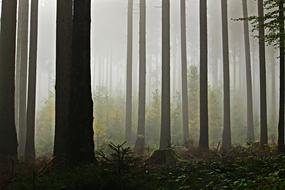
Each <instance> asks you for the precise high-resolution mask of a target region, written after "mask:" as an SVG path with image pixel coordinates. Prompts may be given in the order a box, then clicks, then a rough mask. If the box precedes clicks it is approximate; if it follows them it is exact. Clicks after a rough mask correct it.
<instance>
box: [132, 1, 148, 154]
mask: <svg viewBox="0 0 285 190" xmlns="http://www.w3.org/2000/svg"><path fill="white" fill-rule="evenodd" d="M139 30H140V34H139V113H138V114H139V115H138V132H137V135H138V136H137V141H136V145H135V151H136V152H138V153H142V152H143V151H144V144H145V95H146V91H145V89H146V44H145V43H146V2H145V0H140V27H139Z"/></svg>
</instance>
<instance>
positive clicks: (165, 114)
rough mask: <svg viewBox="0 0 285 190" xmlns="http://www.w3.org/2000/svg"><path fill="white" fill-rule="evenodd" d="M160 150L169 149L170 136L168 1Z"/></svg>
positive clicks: (165, 1) (165, 2)
mask: <svg viewBox="0 0 285 190" xmlns="http://www.w3.org/2000/svg"><path fill="white" fill-rule="evenodd" d="M161 92H162V93H161V96H162V98H161V130H160V147H159V148H160V150H163V149H167V148H170V147H171V134H170V0H163V1H162V91H161Z"/></svg>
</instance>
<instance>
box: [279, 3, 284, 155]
mask: <svg viewBox="0 0 285 190" xmlns="http://www.w3.org/2000/svg"><path fill="white" fill-rule="evenodd" d="M283 9H284V0H280V2H279V30H280V31H279V32H280V34H281V35H280V101H279V123H278V151H279V152H284V90H285V89H284V88H285V86H284V85H285V81H284V80H285V78H284V72H285V71H284V68H285V67H284V36H283V34H284V12H283Z"/></svg>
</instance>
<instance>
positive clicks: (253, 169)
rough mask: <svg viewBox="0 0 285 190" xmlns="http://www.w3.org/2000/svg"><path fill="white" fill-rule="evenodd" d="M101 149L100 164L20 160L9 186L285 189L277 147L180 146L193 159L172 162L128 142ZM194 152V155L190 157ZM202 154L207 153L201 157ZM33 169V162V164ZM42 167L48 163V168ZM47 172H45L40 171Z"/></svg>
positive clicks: (284, 161) (11, 189)
mask: <svg viewBox="0 0 285 190" xmlns="http://www.w3.org/2000/svg"><path fill="white" fill-rule="evenodd" d="M107 152H108V154H107V153H104V152H102V151H101V152H100V153H98V154H97V155H98V158H97V160H98V162H97V164H89V165H80V166H76V167H72V168H65V169H61V170H58V169H55V168H53V167H52V166H49V165H48V163H49V162H46V161H41V162H40V161H39V163H42V164H37V167H36V170H35V172H31V171H30V172H27V171H25V172H24V170H23V168H25V165H24V164H20V165H19V166H18V168H22V169H21V170H19V171H18V170H17V173H16V176H15V177H14V178H13V181H11V182H10V183H9V185H8V186H7V188H6V189H7V190H18V189H19V190H34V189H37V190H88V189H94V190H97V189H98V190H113V189H114V190H117V189H118V190H186V189H187V190H188V189H189V190H192V189H193V190H198V189H209V190H215V189H216V190H227V189H229V190H230V189H237V190H239V189H240V190H244V189H264V190H267V189H268V190H274V189H276V190H277V189H280V190H282V189H285V167H284V166H285V156H284V155H278V154H277V153H276V151H275V148H274V147H265V148H264V149H259V148H258V147H257V146H248V147H235V148H232V149H231V150H229V151H227V152H221V151H211V152H209V153H208V154H203V155H202V154H201V153H200V152H199V151H198V150H195V149H192V150H188V151H187V150H183V151H181V150H180V151H178V150H177V152H178V154H179V155H180V157H182V158H184V159H186V158H187V159H188V158H191V160H189V159H188V160H189V161H188V162H181V163H179V164H178V165H176V166H172V167H168V166H165V167H161V166H160V167H156V166H153V165H146V164H145V162H144V160H143V159H140V158H137V157H136V156H135V155H133V153H132V152H131V150H130V149H129V148H125V147H124V145H114V144H111V145H110V146H109V151H107ZM189 155H190V156H189ZM201 155H202V156H201ZM28 168H30V167H28ZM40 168H45V169H44V170H42V169H40ZM39 171H41V172H39Z"/></svg>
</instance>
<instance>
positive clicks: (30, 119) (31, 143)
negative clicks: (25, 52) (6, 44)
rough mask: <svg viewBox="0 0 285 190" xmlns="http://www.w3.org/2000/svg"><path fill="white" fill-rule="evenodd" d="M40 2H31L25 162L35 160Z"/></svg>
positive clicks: (35, 0) (36, 0)
mask: <svg viewBox="0 0 285 190" xmlns="http://www.w3.org/2000/svg"><path fill="white" fill-rule="evenodd" d="M37 45H38V0H32V1H31V26H30V52H29V54H30V56H29V80H28V103H27V138H26V146H25V160H26V161H34V160H35V117H36V115H35V109H36V86H37Z"/></svg>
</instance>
